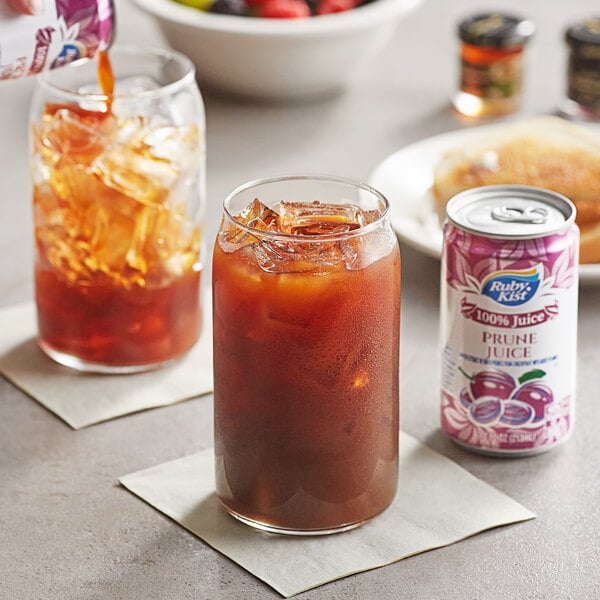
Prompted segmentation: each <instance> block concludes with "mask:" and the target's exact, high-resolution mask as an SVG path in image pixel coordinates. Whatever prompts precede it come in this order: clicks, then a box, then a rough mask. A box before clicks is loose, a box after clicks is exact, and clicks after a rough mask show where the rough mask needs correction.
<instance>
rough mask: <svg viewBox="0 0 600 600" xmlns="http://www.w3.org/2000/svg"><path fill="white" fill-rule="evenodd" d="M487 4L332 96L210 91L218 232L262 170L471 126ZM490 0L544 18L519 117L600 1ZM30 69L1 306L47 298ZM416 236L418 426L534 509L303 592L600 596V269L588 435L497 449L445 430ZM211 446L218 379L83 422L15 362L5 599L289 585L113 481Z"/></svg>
mask: <svg viewBox="0 0 600 600" xmlns="http://www.w3.org/2000/svg"><path fill="white" fill-rule="evenodd" d="M484 6H485V7H488V3H483V2H481V1H477V0H455V1H450V0H426V2H425V3H424V4H423V5H422V6H421V7H420V8H419V9H418V10H417V11H416V12H414V13H413V14H412V15H410V17H408V18H407V19H406V20H405V21H404V22H402V23H400V24H399V26H398V29H397V32H396V34H395V36H394V39H393V40H392V41H391V42H390V43H389V44H388V45H387V46H386V47H385V48H383V49H382V51H381V53H380V54H379V55H378V57H377V60H376V61H374V62H373V63H371V65H370V66H369V68H365V69H364V70H363V72H361V73H360V75H359V77H358V79H357V81H356V85H355V86H354V87H353V89H352V90H351V91H350V92H348V93H346V94H344V95H342V96H338V97H336V98H330V99H327V100H323V101H320V102H313V103H304V104H296V105H273V104H271V105H264V104H259V103H247V102H246V103H243V102H239V101H235V100H231V99H223V98H219V97H217V96H215V95H212V94H209V93H205V94H204V95H205V103H206V110H207V122H208V148H209V149H208V214H207V225H206V228H207V236H208V239H211V240H212V239H213V237H214V234H215V231H216V227H217V222H218V216H219V212H220V202H221V200H222V198H223V197H224V195H225V193H226V192H227V191H229V190H230V189H232V188H233V187H235V186H236V185H238V184H239V183H242V182H243V181H245V180H247V179H252V178H255V177H257V176H266V175H270V174H280V173H285V172H291V171H319V172H329V173H334V174H339V175H346V176H351V177H355V178H366V177H368V175H369V173H370V172H371V171H372V170H373V168H374V167H375V166H376V165H377V164H378V163H379V162H380V161H382V160H383V159H384V158H385V157H386V156H388V155H389V154H391V153H392V152H394V151H395V150H397V149H399V148H401V147H403V146H405V145H407V144H410V143H412V142H415V141H417V140H420V139H422V138H426V137H428V136H431V135H434V134H437V133H442V132H445V131H450V130H453V129H457V128H459V127H464V126H465V124H464V123H462V122H460V121H459V120H458V119H457V118H456V117H455V116H453V115H452V114H451V112H449V110H448V108H447V107H448V98H449V97H450V95H451V94H452V92H453V90H454V88H455V81H456V74H457V56H456V51H457V47H456V38H455V33H454V25H455V23H456V22H457V20H458V19H459V18H460V17H462V16H464V15H466V14H469V13H471V12H473V11H475V10H479V9H481V8H482V7H484ZM494 6H500V7H502V8H505V9H507V10H511V9H512V10H516V11H518V12H522V11H526V13H527V14H528V15H529V16H531V17H532V18H533V19H534V20H535V22H536V23H537V26H538V29H537V34H536V37H535V41H534V43H533V44H532V45H531V48H530V52H529V53H528V68H527V91H526V102H525V105H524V107H523V110H522V112H521V115H517V116H522V115H524V114H541V113H544V114H545V113H552V112H554V111H555V109H556V106H557V104H558V102H559V101H560V99H561V97H562V95H563V91H564V86H565V61H566V48H565V46H564V44H563V41H562V36H563V31H564V28H565V26H566V25H567V24H569V23H571V22H572V21H573V20H576V19H577V18H579V17H582V16H586V15H589V14H591V13H593V12H594V9H597V3H596V2H595V1H593V0H570V1H569V2H559V1H554V0H553V1H548V0H529V1H528V2H522V1H521V0H510V1H508V0H506V1H503V2H497V3H495V4H494ZM117 10H118V12H119V32H118V41H119V42H121V43H124V42H127V43H140V42H147V43H153V44H157V45H164V44H165V42H164V40H163V39H162V37H161V35H160V33H159V31H158V30H157V28H156V27H155V25H154V23H153V22H152V21H151V20H150V19H149V18H147V17H146V16H145V15H142V14H141V13H139V12H137V11H136V10H135V9H134V8H133V7H131V6H129V5H128V4H126V3H125V2H124V0H122V1H120V2H119V1H118V2H117ZM33 83H34V82H33V81H32V80H22V81H17V82H10V83H6V82H3V83H2V84H0V181H1V188H0V189H1V190H2V193H1V194H0V306H8V305H10V304H14V303H17V302H22V301H26V300H29V299H31V298H32V256H33V252H32V249H33V244H32V231H31V229H32V227H31V208H30V189H29V183H28V165H27V133H26V131H27V106H28V103H29V98H30V95H31V90H32V87H33ZM406 176H407V177H410V173H407V174H406ZM392 200H393V199H392ZM402 253H403V269H404V271H403V292H402V302H403V304H402V313H403V315H402V319H403V320H402V342H401V347H402V350H401V382H402V384H401V417H402V428H403V429H404V430H405V431H406V432H408V433H410V434H411V435H413V436H415V437H417V438H418V439H420V440H422V441H423V442H425V443H426V444H428V445H429V446H430V447H432V448H433V449H435V450H437V451H439V452H441V453H442V454H444V455H446V456H449V457H450V458H452V459H453V460H455V461H457V462H458V463H459V464H460V465H462V466H463V467H464V468H466V469H468V470H469V471H470V472H472V473H473V474H475V475H476V476H478V477H480V478H482V479H483V480H485V481H487V482H489V483H490V484H492V485H494V486H496V487H497V488H499V489H500V490H503V491H504V492H506V493H507V494H509V495H510V496H512V497H513V498H515V499H516V500H518V501H520V502H522V503H523V504H524V505H525V506H527V507H528V508H529V509H531V510H533V511H534V512H536V513H537V515H538V518H537V519H536V520H534V521H530V522H528V523H523V524H519V525H515V526H510V527H506V528H501V529H496V530H492V531H489V532H486V533H483V534H480V535H477V536H475V537H472V538H470V539H467V540H464V541H462V542H460V543H458V544H454V545H452V546H449V547H446V548H442V549H439V550H435V551H432V552H427V553H424V554H421V555H418V556H414V557H412V558H409V559H406V560H403V561H400V562H398V563H395V564H393V565H390V566H387V567H385V568H381V569H376V570H372V571H369V572H366V573H363V574H359V575H356V576H352V577H348V578H345V579H342V580H339V581H337V582H334V583H331V584H327V585H324V586H322V587H320V588H317V589H314V590H312V591H309V592H306V593H304V594H301V595H300V596H298V597H299V598H303V599H304V598H306V599H307V600H308V599H311V600H321V599H323V600H324V599H331V598H347V597H352V598H369V599H371V598H425V599H430V598H444V599H453V598H457V599H458V598H460V599H461V600H464V599H483V598H489V599H495V598H498V599H500V598H502V599H506V598H518V599H521V598H532V599H533V598H535V599H558V598H561V599H563V598H572V599H583V598H597V597H598V595H599V594H600V592H599V591H598V589H599V586H598V584H599V583H600V542H599V540H600V478H599V477H598V466H597V465H598V461H599V458H600V437H599V436H598V435H597V431H598V424H599V423H600V402H599V400H600V395H599V387H600V386H599V383H600V352H599V351H598V350H599V339H600V316H599V312H598V309H599V307H600V286H596V287H593V286H591V287H586V288H583V289H582V290H581V294H580V306H579V350H578V354H579V355H578V400H577V405H578V406H577V410H578V419H577V425H576V431H575V434H574V436H573V437H572V438H571V440H570V441H569V442H568V443H567V444H565V445H564V446H562V447H561V448H559V449H555V450H553V451H552V452H549V453H546V454H543V455H539V456H537V457H532V458H526V459H514V460H494V459H488V458H483V457H480V456H477V455H474V454H471V453H468V452H465V451H463V450H461V449H459V448H457V447H456V446H454V445H453V444H452V443H451V442H449V441H448V440H446V439H445V438H444V437H442V436H441V434H440V433H439V429H438V412H439V409H438V373H439V366H438V352H437V343H438V339H437V333H438V292H439V284H438V277H439V263H438V261H436V260H434V259H432V258H428V257H426V256H423V255H422V254H420V253H418V252H416V251H415V250H412V249H411V248H410V247H408V246H405V245H402ZM0 335H1V333H0ZM211 445H212V399H211V397H210V396H207V397H202V398H197V399H193V400H191V401H188V402H184V403H181V404H178V405H176V406H171V407H168V408H161V409H157V410H151V411H147V412H143V413H139V414H135V415H132V416H128V417H125V418H120V419H116V420H113V421H110V422H107V423H103V424H101V425H97V426H93V427H89V428H87V429H84V430H81V431H73V430H71V429H70V428H69V427H68V426H67V425H65V424H64V423H63V422H62V421H61V420H59V419H58V418H56V417H55V416H54V415H52V414H51V413H49V412H48V411H47V410H45V409H44V408H42V407H41V406H40V405H39V404H37V403H36V402H35V401H34V400H32V399H30V398H29V397H28V396H26V395H25V394H23V393H22V392H20V391H19V390H17V389H16V388H15V387H13V386H12V385H11V384H10V383H9V382H7V381H6V380H4V379H2V378H0V598H2V599H3V600H4V599H7V600H13V599H45V600H49V599H59V598H60V599H61V600H65V599H72V598H73V599H74V598H77V599H91V598H123V599H127V600H136V599H144V600H148V599H155V598H156V599H158V598H160V599H163V598H164V599H180V600H185V599H192V598H193V599H205V598H206V599H212V598H240V599H252V598H277V597H279V596H278V594H277V593H276V592H274V591H273V590H272V589H271V588H269V587H268V586H266V585H265V584H263V583H262V582H261V581H259V580H258V579H256V578H254V577H253V576H252V575H250V574H248V573H247V572H246V571H244V569H242V568H241V567H239V566H238V565H236V564H234V563H233V562H231V561H230V560H228V559H227V558H225V557H224V556H222V555H220V554H219V553H218V552H215V551H214V550H213V549H212V548H210V547H209V546H207V545H206V544H204V543H203V542H202V541H200V540H198V539H197V538H195V537H194V536H193V535H191V534H190V533H188V532H187V531H185V530H184V529H182V528H181V527H179V526H178V525H176V524H175V523H173V522H172V521H170V520H169V519H168V518H166V517H164V516H163V515H161V514H160V513H159V512H157V511H155V510H154V509H152V508H151V507H149V506H148V505H146V504H145V503H143V502H141V501H140V500H138V499H136V498H134V497H133V496H132V495H130V494H129V493H128V492H126V491H125V490H124V489H123V488H121V487H120V486H119V485H118V484H117V478H118V477H119V476H121V475H123V474H126V473H130V472H133V471H136V470H139V469H143V468H145V467H149V466H152V465H155V464H158V463H161V462H164V461H167V460H171V459H174V458H177V457H180V456H184V455H187V454H191V453H193V452H196V451H198V450H200V449H203V448H206V447H209V446H211ZM400 493H401V491H400Z"/></svg>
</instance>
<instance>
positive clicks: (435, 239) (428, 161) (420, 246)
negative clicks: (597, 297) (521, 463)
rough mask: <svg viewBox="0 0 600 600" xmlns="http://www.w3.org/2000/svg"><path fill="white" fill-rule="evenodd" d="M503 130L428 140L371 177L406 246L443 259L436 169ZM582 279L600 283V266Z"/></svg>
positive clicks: (584, 270) (586, 269)
mask: <svg viewBox="0 0 600 600" xmlns="http://www.w3.org/2000/svg"><path fill="white" fill-rule="evenodd" d="M502 126H503V125H484V126H481V127H472V128H469V129H462V130H458V131H451V132H449V133H443V134H441V135H436V136H434V137H430V138H427V139H425V140H422V141H420V142H417V143H415V144H411V145H410V146H407V147H405V148H402V149H401V150H398V151H397V152H395V153H394V154H392V155H391V156H388V158H386V159H385V160H384V161H383V162H382V163H381V164H380V165H379V166H378V167H377V168H376V169H375V170H374V171H373V173H371V176H370V177H369V183H370V184H371V185H372V186H373V187H374V188H376V189H378V190H379V191H381V192H382V193H383V194H384V195H385V196H386V197H387V199H388V200H389V202H390V205H391V211H392V225H393V227H394V229H395V230H396V233H397V234H398V237H399V238H400V239H401V240H402V241H403V242H405V243H406V244H408V245H409V246H412V247H413V248H416V249H417V250H419V251H420V252H423V253H424V254H427V255H428V256H433V257H434V258H439V257H440V255H441V251H442V230H441V227H440V223H439V220H438V216H437V213H436V211H435V209H434V201H433V195H432V193H431V185H432V183H433V170H434V167H435V165H436V164H437V162H438V160H439V159H440V158H441V156H442V154H443V153H444V152H445V151H446V150H449V149H450V148H453V147H456V146H460V145H463V144H466V143H468V142H469V141H470V140H472V139H474V138H479V137H480V136H481V134H482V132H483V131H493V129H497V128H499V127H502ZM579 275H580V280H581V281H582V282H583V283H591V282H594V283H600V264H591V265H590V264H588V265H581V266H580V269H579Z"/></svg>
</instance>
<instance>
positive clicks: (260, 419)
mask: <svg viewBox="0 0 600 600" xmlns="http://www.w3.org/2000/svg"><path fill="white" fill-rule="evenodd" d="M212 273H213V334H214V385H215V388H214V418H215V423H214V426H215V458H216V490H217V495H218V497H219V499H220V501H221V503H222V504H223V505H224V507H225V508H226V510H227V511H229V513H231V514H232V515H233V516H234V517H236V518H238V519H240V520H241V521H243V522H245V523H247V524H249V525H251V526H254V527H256V528H259V529H263V530H267V531H271V532H279V533H287V534H296V535H315V534H327V533H333V532H337V531H344V530H347V529H351V528H353V527H357V526H358V525H360V524H361V523H364V522H365V521H367V520H368V519H370V518H372V517H373V516H375V515H377V514H378V513H381V512H382V511H383V510H385V509H386V507H387V506H388V505H389V504H390V502H391V501H392V499H393V498H394V495H395V493H396V485H397V470H398V367H399V327H400V253H399V249H398V243H397V240H396V237H395V235H394V233H393V231H392V229H391V226H390V214H389V206H388V202H387V200H386V199H385V197H384V196H382V195H381V194H380V193H379V192H377V191H376V190H374V189H373V188H371V187H369V186H367V185H365V184H362V183H359V182H355V181H352V180H348V179H343V178H338V177H329V176H311V175H293V176H286V177H278V178H271V179H263V180H259V181H253V182H250V183H247V184H245V185H242V186H241V187H239V188H238V189H236V190H235V191H234V192H232V193H231V194H230V195H229V196H228V197H227V199H226V200H225V203H224V213H223V218H222V222H221V227H220V230H219V232H218V236H217V240H216V244H215V248H214V254H213V270H212Z"/></svg>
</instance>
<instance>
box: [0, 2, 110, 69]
mask: <svg viewBox="0 0 600 600" xmlns="http://www.w3.org/2000/svg"><path fill="white" fill-rule="evenodd" d="M113 36H114V5H113V2H112V0H45V2H44V12H43V13H42V14H39V15H21V14H19V13H17V12H16V11H15V10H14V9H12V8H11V7H10V6H9V5H8V4H7V3H5V2H0V80H2V79H17V78H19V77H25V76H27V75H35V74H36V73H40V72H42V71H46V70H48V69H55V68H57V67H61V66H63V65H66V64H68V63H71V62H73V61H75V60H79V59H81V58H90V57H93V56H94V55H95V54H96V53H97V52H101V51H103V50H106V49H107V48H108V47H109V45H110V43H111V41H112V39H113Z"/></svg>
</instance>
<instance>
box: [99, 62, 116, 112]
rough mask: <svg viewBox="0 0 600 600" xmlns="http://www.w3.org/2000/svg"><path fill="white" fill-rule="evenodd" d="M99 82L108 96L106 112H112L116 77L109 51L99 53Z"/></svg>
mask: <svg viewBox="0 0 600 600" xmlns="http://www.w3.org/2000/svg"><path fill="white" fill-rule="evenodd" d="M98 83H99V84H100V89H101V90H102V93H103V94H106V95H107V96H108V100H107V101H106V112H107V113H110V112H111V107H112V95H113V93H114V91H115V77H114V74H113V70H112V65H111V64H110V58H109V56H108V52H106V51H103V52H99V53H98Z"/></svg>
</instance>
